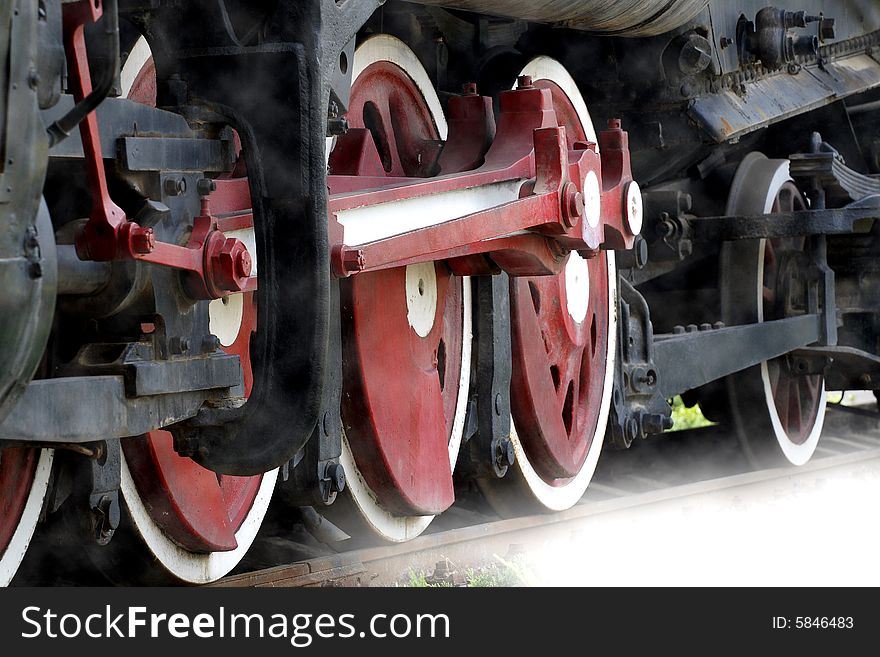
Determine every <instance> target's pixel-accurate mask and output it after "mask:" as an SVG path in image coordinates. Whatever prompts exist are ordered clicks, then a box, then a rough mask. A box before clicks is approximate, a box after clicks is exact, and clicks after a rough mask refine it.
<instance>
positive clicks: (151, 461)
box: [123, 59, 263, 553]
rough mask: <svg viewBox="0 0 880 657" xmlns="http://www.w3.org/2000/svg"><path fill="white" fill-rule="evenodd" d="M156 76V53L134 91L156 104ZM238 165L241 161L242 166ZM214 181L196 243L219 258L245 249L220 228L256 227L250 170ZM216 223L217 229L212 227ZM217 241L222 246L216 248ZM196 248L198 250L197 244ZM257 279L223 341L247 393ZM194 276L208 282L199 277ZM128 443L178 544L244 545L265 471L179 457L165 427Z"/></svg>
mask: <svg viewBox="0 0 880 657" xmlns="http://www.w3.org/2000/svg"><path fill="white" fill-rule="evenodd" d="M154 76H155V66H154V65H153V61H152V59H150V60H148V61H147V62H146V64H145V65H144V67H143V69H142V70H141V71H140V72H139V74H138V75H137V76H136V78H135V84H134V85H133V86H132V92H131V94H130V96H129V98H130V99H131V100H134V101H137V102H142V103H144V104H154V103H155V93H154V90H155V77H154ZM239 159H240V158H239ZM239 168H240V167H238V166H237V167H236V171H238V170H239ZM231 175H234V173H233V174H231ZM214 185H215V189H214V191H213V192H212V193H211V194H210V196H209V197H207V199H206V201H207V203H206V204H205V205H208V204H210V206H211V208H213V210H214V213H213V214H212V213H211V212H210V211H209V210H208V208H207V207H203V209H202V216H201V217H198V218H197V219H196V221H195V225H194V230H193V238H192V240H191V242H190V243H192V241H193V240H211V239H212V240H213V248H214V249H215V251H214V252H215V253H217V258H218V260H219V258H220V256H221V255H223V254H224V253H225V256H228V257H229V258H232V257H233V253H241V251H235V250H234V248H233V249H231V250H230V249H229V248H227V249H226V251H225V252H224V250H223V249H224V247H227V244H228V243H229V240H228V239H227V238H223V237H222V233H221V232H220V231H221V230H223V231H231V230H241V229H246V228H253V225H254V224H253V213H252V211H251V206H252V204H251V197H250V190H249V187H248V181H247V178H246V177H223V178H219V179H217V180H215V181H214ZM214 224H215V225H216V226H217V229H216V230H213V229H211V227H212V225H214ZM234 242H238V240H235V241H234ZM239 243H240V242H239ZM234 246H235V244H234V243H233V244H232V247H234ZM217 247H219V249H220V250H219V251H216V249H217ZM205 251H206V253H207V252H209V251H208V250H207V249H206V250H205ZM193 252H194V253H197V251H196V250H193ZM245 253H246V252H245ZM225 256H224V257H225ZM219 264H221V266H222V263H219ZM230 266H231V265H230ZM209 280H210V279H209ZM256 280H257V279H256V277H250V278H246V280H244V281H241V282H240V283H239V284H240V285H241V287H242V288H243V289H244V290H245V291H244V292H243V293H242V320H241V326H240V328H239V331H238V335H237V336H236V338H235V340H234V341H233V343H232V344H231V345H229V346H228V347H224V348H223V349H224V351H226V353H229V354H236V355H238V357H239V359H240V361H241V368H242V376H243V383H244V396H245V397H246V398H247V397H248V396H250V393H251V389H252V387H253V368H252V364H251V358H250V340H251V335H252V334H253V333H254V332H255V331H256V329H257V299H256V294H254V290H255V289H256ZM188 283H190V285H196V286H197V285H200V284H202V283H201V281H200V280H199V279H198V278H196V277H193V278H191V279H190V280H189V281H188ZM225 298H226V297H224V299H225ZM215 303H219V302H215ZM123 450H124V452H125V457H126V461H127V462H128V467H129V471H130V472H131V475H132V479H133V480H134V483H135V486H136V488H137V491H138V494H139V495H140V496H141V498H142V500H143V501H144V503H145V506H146V508H147V510H148V512H149V513H150V517H151V518H152V519H153V521H154V522H155V523H156V524H157V525H159V527H161V528H162V530H163V531H164V532H165V533H166V535H167V536H169V537H170V538H171V539H172V540H173V541H174V542H175V543H177V544H179V545H180V546H181V547H183V548H185V549H187V550H190V551H192V552H197V553H207V552H215V551H229V550H234V549H235V548H236V547H237V546H238V543H237V541H236V539H235V533H236V531H237V530H238V528H239V527H240V526H241V524H242V522H244V519H245V517H246V516H247V514H248V512H249V511H250V510H251V507H252V506H253V503H254V500H255V499H256V496H257V493H258V491H259V488H260V485H261V483H262V479H263V478H262V476H254V477H232V476H227V475H220V476H218V475H217V474H215V473H213V472H211V471H210V470H206V469H205V468H202V467H201V466H199V465H198V464H196V463H195V462H194V461H192V460H191V459H189V458H186V457H182V456H179V455H178V454H177V453H176V452H175V451H174V444H173V438H172V436H171V434H170V433H168V432H167V431H152V432H150V433H148V434H147V435H145V436H143V438H142V439H139V440H126V441H123Z"/></svg>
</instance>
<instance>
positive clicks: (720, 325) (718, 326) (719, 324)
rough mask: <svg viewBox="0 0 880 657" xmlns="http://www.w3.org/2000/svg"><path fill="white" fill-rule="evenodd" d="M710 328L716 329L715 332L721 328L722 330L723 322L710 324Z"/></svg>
mask: <svg viewBox="0 0 880 657" xmlns="http://www.w3.org/2000/svg"><path fill="white" fill-rule="evenodd" d="M712 328H713V329H716V330H717V329H723V328H724V322H715V323H714V324H712Z"/></svg>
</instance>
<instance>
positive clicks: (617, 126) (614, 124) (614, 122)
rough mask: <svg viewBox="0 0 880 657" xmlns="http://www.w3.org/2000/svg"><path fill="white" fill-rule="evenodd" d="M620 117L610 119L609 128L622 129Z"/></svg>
mask: <svg viewBox="0 0 880 657" xmlns="http://www.w3.org/2000/svg"><path fill="white" fill-rule="evenodd" d="M620 126H621V123H620V119H608V129H609V130H620Z"/></svg>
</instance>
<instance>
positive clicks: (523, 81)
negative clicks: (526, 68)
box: [516, 75, 534, 89]
mask: <svg viewBox="0 0 880 657" xmlns="http://www.w3.org/2000/svg"><path fill="white" fill-rule="evenodd" d="M516 87H517V89H532V88H533V87H534V85H533V84H532V76H531V75H520V76H519V77H518V78H517V79H516Z"/></svg>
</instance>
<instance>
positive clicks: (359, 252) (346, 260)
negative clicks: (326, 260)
mask: <svg viewBox="0 0 880 657" xmlns="http://www.w3.org/2000/svg"><path fill="white" fill-rule="evenodd" d="M365 266H366V261H365V260H364V251H363V249H345V250H343V252H342V268H343V269H344V270H345V271H347V272H356V271H361V270H362V269H363V268H364V267H365Z"/></svg>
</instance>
